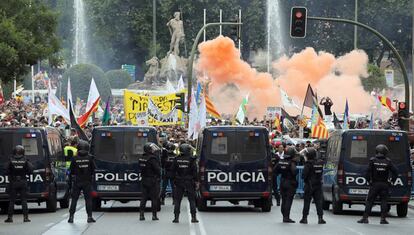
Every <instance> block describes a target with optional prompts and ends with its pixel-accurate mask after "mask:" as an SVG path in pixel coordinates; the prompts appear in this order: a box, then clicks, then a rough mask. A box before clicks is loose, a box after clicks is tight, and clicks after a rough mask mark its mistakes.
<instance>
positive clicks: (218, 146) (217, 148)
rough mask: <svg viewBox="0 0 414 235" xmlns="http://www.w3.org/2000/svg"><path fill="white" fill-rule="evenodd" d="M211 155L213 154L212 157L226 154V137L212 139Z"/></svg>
mask: <svg viewBox="0 0 414 235" xmlns="http://www.w3.org/2000/svg"><path fill="white" fill-rule="evenodd" d="M211 154H214V155H225V154H228V151H227V137H226V136H224V137H216V138H213V140H212V143H211Z"/></svg>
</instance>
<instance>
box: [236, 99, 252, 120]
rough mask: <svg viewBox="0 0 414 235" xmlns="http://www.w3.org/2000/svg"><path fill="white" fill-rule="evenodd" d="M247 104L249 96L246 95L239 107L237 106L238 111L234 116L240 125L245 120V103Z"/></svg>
mask: <svg viewBox="0 0 414 235" xmlns="http://www.w3.org/2000/svg"><path fill="white" fill-rule="evenodd" d="M248 102H249V94H247V95H246V97H244V98H243V100H242V102H241V104H240V106H239V110H238V111H237V114H236V119H237V121H238V122H239V123H240V124H243V123H244V119H245V118H246V115H247V109H246V106H247V103H248Z"/></svg>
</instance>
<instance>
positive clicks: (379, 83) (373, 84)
mask: <svg viewBox="0 0 414 235" xmlns="http://www.w3.org/2000/svg"><path fill="white" fill-rule="evenodd" d="M368 74H369V76H368V77H367V78H361V82H362V86H363V87H364V90H365V91H367V92H371V91H372V90H374V88H378V89H380V90H383V89H384V88H386V87H387V83H386V81H385V76H384V73H383V72H382V71H381V69H380V68H379V67H378V66H376V65H374V64H368Z"/></svg>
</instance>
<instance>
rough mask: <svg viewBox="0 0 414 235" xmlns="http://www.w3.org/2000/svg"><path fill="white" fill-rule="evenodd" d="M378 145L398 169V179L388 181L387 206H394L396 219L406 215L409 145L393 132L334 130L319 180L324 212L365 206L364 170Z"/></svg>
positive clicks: (366, 188) (409, 179)
mask: <svg viewBox="0 0 414 235" xmlns="http://www.w3.org/2000/svg"><path fill="white" fill-rule="evenodd" d="M379 144H385V145H386V146H387V147H388V149H389V151H390V152H389V154H388V156H387V157H388V158H390V159H391V161H392V162H393V163H394V165H395V166H396V167H397V169H398V178H397V179H396V180H395V181H394V182H391V184H392V187H390V195H389V200H388V203H389V205H390V206H391V205H396V207H397V215H398V216H399V217H405V216H406V215H407V208H408V202H409V200H410V195H411V185H412V175H411V173H412V172H411V166H410V153H409V145H408V139H407V134H406V132H403V131H393V130H369V129H366V130H345V131H343V130H340V131H339V130H338V131H336V132H334V133H333V134H332V135H331V136H330V137H329V139H328V144H327V152H326V160H327V162H326V165H325V173H324V179H323V197H324V203H323V206H324V209H326V210H327V209H329V205H330V204H332V211H333V213H334V214H339V213H341V212H342V209H343V204H349V206H351V205H353V204H365V199H366V197H367V194H368V190H369V182H367V180H366V178H365V176H366V171H367V168H368V163H369V159H370V158H371V157H374V156H375V147H376V146H377V145H379ZM375 203H376V204H379V201H376V202H375Z"/></svg>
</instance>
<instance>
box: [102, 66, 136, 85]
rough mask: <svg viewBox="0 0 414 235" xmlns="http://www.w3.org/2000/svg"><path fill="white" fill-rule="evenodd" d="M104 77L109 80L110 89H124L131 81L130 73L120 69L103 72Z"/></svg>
mask: <svg viewBox="0 0 414 235" xmlns="http://www.w3.org/2000/svg"><path fill="white" fill-rule="evenodd" d="M105 77H106V79H107V80H108V81H109V84H110V85H111V89H124V88H127V86H128V85H129V84H131V83H132V82H133V81H132V78H131V75H129V73H127V72H126V71H124V70H122V69H117V70H110V71H108V72H106V73H105Z"/></svg>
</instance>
